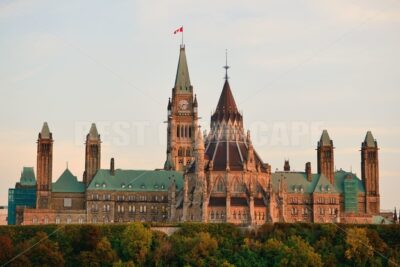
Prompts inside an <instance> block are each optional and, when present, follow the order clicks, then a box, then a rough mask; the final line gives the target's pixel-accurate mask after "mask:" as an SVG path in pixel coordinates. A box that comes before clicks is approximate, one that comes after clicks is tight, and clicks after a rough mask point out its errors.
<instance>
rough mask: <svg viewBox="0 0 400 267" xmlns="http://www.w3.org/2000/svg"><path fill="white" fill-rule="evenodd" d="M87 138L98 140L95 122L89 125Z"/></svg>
mask: <svg viewBox="0 0 400 267" xmlns="http://www.w3.org/2000/svg"><path fill="white" fill-rule="evenodd" d="M88 138H89V139H90V140H99V139H100V135H99V133H98V132H97V128H96V124H95V123H92V126H91V127H90V131H89V134H88Z"/></svg>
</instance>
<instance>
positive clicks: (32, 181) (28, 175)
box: [19, 167, 36, 186]
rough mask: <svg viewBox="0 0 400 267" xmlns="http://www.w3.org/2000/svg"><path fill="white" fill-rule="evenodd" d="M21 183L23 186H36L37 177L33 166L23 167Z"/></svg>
mask: <svg viewBox="0 0 400 267" xmlns="http://www.w3.org/2000/svg"><path fill="white" fill-rule="evenodd" d="M19 183H20V184H21V185H22V186H35V185H36V177H35V171H34V170H33V167H23V169H22V172H21V178H20V180H19Z"/></svg>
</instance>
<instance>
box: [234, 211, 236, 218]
mask: <svg viewBox="0 0 400 267" xmlns="http://www.w3.org/2000/svg"><path fill="white" fill-rule="evenodd" d="M233 219H236V211H235V210H234V211H233Z"/></svg>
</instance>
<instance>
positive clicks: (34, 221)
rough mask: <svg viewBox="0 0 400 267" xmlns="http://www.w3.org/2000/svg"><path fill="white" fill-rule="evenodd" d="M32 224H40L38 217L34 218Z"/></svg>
mask: <svg viewBox="0 0 400 267" xmlns="http://www.w3.org/2000/svg"><path fill="white" fill-rule="evenodd" d="M32 223H33V224H37V223H38V219H37V218H36V216H34V217H33V219H32Z"/></svg>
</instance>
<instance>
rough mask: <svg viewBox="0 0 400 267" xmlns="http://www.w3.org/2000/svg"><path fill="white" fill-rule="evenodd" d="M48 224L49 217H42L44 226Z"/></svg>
mask: <svg viewBox="0 0 400 267" xmlns="http://www.w3.org/2000/svg"><path fill="white" fill-rule="evenodd" d="M48 223H49V217H47V216H46V217H44V224H48Z"/></svg>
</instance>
